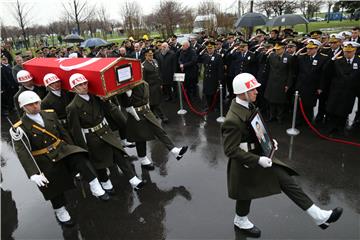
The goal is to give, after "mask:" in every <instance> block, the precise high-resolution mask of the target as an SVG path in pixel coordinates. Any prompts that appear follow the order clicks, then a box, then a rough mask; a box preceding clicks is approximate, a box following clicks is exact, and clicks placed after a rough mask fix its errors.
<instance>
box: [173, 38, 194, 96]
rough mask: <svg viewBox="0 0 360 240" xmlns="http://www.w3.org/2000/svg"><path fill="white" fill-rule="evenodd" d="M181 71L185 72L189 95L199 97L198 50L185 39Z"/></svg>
mask: <svg viewBox="0 0 360 240" xmlns="http://www.w3.org/2000/svg"><path fill="white" fill-rule="evenodd" d="M178 63H179V67H180V71H181V72H183V73H185V83H184V85H185V89H186V92H187V94H188V96H189V97H197V96H198V94H197V80H198V66H197V55H196V52H195V51H194V50H193V49H192V48H191V47H190V43H189V42H188V41H184V42H183V44H182V47H181V50H180V55H179V60H178Z"/></svg>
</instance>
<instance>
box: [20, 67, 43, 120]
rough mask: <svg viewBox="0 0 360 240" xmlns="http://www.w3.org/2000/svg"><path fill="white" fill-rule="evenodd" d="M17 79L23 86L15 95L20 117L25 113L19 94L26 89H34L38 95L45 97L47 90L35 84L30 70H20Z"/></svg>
mask: <svg viewBox="0 0 360 240" xmlns="http://www.w3.org/2000/svg"><path fill="white" fill-rule="evenodd" d="M16 79H17V81H18V83H19V84H20V85H21V87H20V88H19V91H18V92H17V93H16V94H15V96H14V105H15V109H16V112H17V115H18V117H19V118H20V117H21V116H22V115H23V113H24V111H23V110H22V108H21V107H20V106H19V101H18V98H19V95H20V94H21V93H22V92H24V91H26V90H30V91H34V92H35V93H36V94H37V95H39V97H40V98H43V97H44V96H45V94H46V91H45V88H43V87H38V86H35V85H34V79H33V76H32V75H31V74H30V72H28V71H26V70H20V71H19V72H18V73H17V75H16Z"/></svg>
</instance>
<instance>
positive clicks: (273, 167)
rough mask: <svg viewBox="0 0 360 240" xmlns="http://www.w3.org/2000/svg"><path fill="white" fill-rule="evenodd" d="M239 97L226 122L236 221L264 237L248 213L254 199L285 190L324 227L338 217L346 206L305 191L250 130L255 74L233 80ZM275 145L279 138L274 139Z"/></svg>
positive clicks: (242, 228) (249, 232) (224, 131)
mask: <svg viewBox="0 0 360 240" xmlns="http://www.w3.org/2000/svg"><path fill="white" fill-rule="evenodd" d="M233 85H234V86H233V87H234V93H235V94H236V99H233V101H232V103H231V106H230V109H229V111H228V113H227V115H226V119H225V122H224V124H223V125H222V128H221V130H222V134H223V137H224V151H225V154H226V156H227V157H228V158H229V162H228V169H227V173H228V175H227V181H228V194H229V197H230V198H232V199H235V200H236V214H235V218H234V225H235V227H236V228H238V229H239V230H240V231H242V232H244V233H245V234H247V235H249V236H252V237H260V235H261V231H260V229H259V228H257V227H256V226H255V225H254V224H253V223H252V222H251V221H250V220H249V219H248V217H247V215H248V214H249V212H250V204H251V200H252V199H256V198H261V197H266V196H269V195H273V194H278V193H280V192H281V191H283V192H284V193H285V194H286V195H287V196H288V197H289V198H290V199H291V200H292V201H294V202H295V204H296V205H298V206H299V207H300V208H301V209H303V210H304V211H306V213H307V214H309V215H310V217H311V218H312V219H313V220H314V221H315V223H316V224H317V225H318V226H319V227H321V228H322V229H326V228H327V227H328V226H329V224H330V223H332V222H335V221H337V220H338V219H339V218H340V216H341V214H342V211H343V210H342V208H335V209H333V210H330V211H326V210H322V209H320V208H319V207H318V206H316V205H315V204H314V203H313V201H312V200H311V199H310V198H309V197H308V196H307V195H306V194H305V193H304V192H303V190H302V189H301V188H300V186H299V185H297V184H296V182H295V180H294V179H293V178H292V177H291V175H297V173H296V172H295V171H294V170H293V169H291V168H290V167H289V166H287V165H286V164H284V163H283V162H281V161H280V160H278V159H276V158H274V159H270V158H268V157H266V156H264V153H263V152H262V150H261V148H260V145H259V142H258V141H257V139H256V135H255V133H254V132H250V130H249V129H250V128H251V126H250V122H249V120H250V117H251V116H252V114H253V113H254V111H253V110H251V108H253V103H254V102H255V100H256V95H257V91H256V88H257V87H259V86H260V84H259V83H258V82H257V81H256V79H255V77H254V76H253V75H251V74H248V73H242V74H239V75H237V76H236V77H235V79H234V81H233ZM274 149H275V150H277V142H276V141H275V140H274Z"/></svg>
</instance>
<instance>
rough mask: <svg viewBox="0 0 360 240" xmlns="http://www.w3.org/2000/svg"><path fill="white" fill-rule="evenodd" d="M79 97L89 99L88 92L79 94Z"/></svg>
mask: <svg viewBox="0 0 360 240" xmlns="http://www.w3.org/2000/svg"><path fill="white" fill-rule="evenodd" d="M79 97H81V98H82V99H84V100H85V101H87V102H88V101H89V100H90V96H89V94H79Z"/></svg>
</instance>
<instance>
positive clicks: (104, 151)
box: [66, 94, 126, 169]
mask: <svg viewBox="0 0 360 240" xmlns="http://www.w3.org/2000/svg"><path fill="white" fill-rule="evenodd" d="M89 96H90V100H89V101H86V100H84V99H83V98H81V97H80V96H79V95H76V96H75V97H74V99H73V100H72V102H71V103H70V104H69V105H68V106H67V108H66V111H67V117H68V125H69V131H70V133H71V135H72V137H73V139H74V142H75V143H76V144H77V145H78V146H81V147H83V148H85V149H88V151H89V154H90V160H91V162H92V163H93V165H94V167H95V168H96V169H103V168H107V167H110V166H112V165H113V162H114V149H113V148H116V149H118V150H119V151H121V152H122V153H123V154H124V155H126V152H125V151H124V149H123V147H122V145H121V144H120V142H119V139H118V138H117V137H116V136H115V135H114V134H113V132H112V130H111V129H110V127H109V125H108V124H107V121H106V120H105V115H104V110H103V105H105V104H109V103H107V102H103V101H101V100H100V99H99V98H97V97H95V96H93V95H90V94H89ZM99 124H101V125H102V127H101V128H99V129H98V130H96V131H94V132H89V133H84V129H89V128H94V127H95V126H98V125H99Z"/></svg>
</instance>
